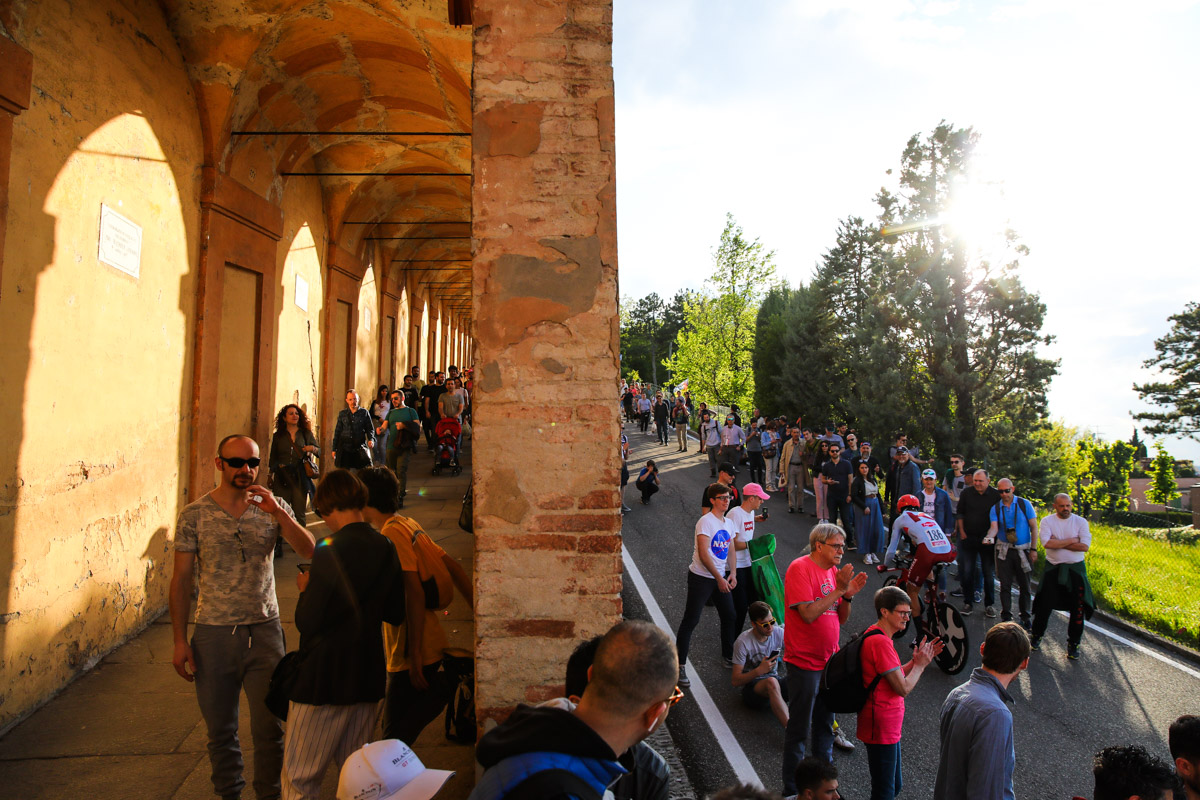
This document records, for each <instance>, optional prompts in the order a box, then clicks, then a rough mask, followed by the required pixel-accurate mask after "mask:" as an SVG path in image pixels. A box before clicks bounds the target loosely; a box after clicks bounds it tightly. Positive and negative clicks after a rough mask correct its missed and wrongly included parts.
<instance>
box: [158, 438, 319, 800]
mask: <svg viewBox="0 0 1200 800" xmlns="http://www.w3.org/2000/svg"><path fill="white" fill-rule="evenodd" d="M260 463H262V462H261V460H260V458H259V451H258V444H257V443H256V442H255V441H254V440H253V439H251V438H250V437H248V436H237V435H235V436H227V437H225V438H224V439H222V440H221V444H220V445H219V446H218V447H217V457H216V461H215V465H216V468H217V469H218V470H220V472H221V483H220V484H219V485H218V486H217V487H216V488H215V489H213V490H212V491H211V492H209V493H208V494H206V495H204V496H203V497H201V498H200V499H199V500H197V501H196V502H194V503H189V504H188V505H187V506H185V507H184V509H183V511H181V512H180V514H179V522H178V524H177V525H176V527H175V565H174V567H175V568H174V572H173V573H172V575H171V590H170V597H169V599H170V609H171V629H172V632H173V634H174V638H175V653H174V656H173V657H172V659H171V663H172V664H173V665H174V667H175V671H176V672H178V673H179V676H180V677H181V678H183V679H184V680H186V681H189V682H195V684H196V699H197V700H198V701H199V703H200V713H201V715H202V716H203V717H204V722H205V725H206V726H207V728H208V757H209V761H210V762H211V764H212V782H213V790H214V791H215V793H216V794H217V795H218V796H220V797H226V798H228V797H240V796H241V793H242V789H243V788H244V787H245V785H246V782H245V780H244V779H243V778H242V766H243V763H242V751H241V747H240V746H239V744H238V698H239V696H240V694H241V692H242V690H243V689H245V690H246V697H247V698H248V699H249V701H250V702H249V710H250V728H251V734H252V738H253V740H254V793H255V796H256V797H258V798H259V800H269V799H270V798H277V797H279V794H280V772H281V769H282V766H283V723H282V722H281V721H280V720H279V719H277V718H276V717H275V715H274V714H272V713H271V712H270V711H269V710H268V709H267V706H266V703H265V702H264V699H265V698H266V695H267V687H268V685H269V684H270V682H271V673H272V672H274V671H275V665H276V664H278V663H279V659H281V658H283V653H284V646H283V628H282V627H281V626H280V624H279V602H278V599H277V598H276V596H275V570H274V566H273V556H274V550H275V538H276V536H277V535H278V534H283V538H284V539H287V541H288V544H290V545H291V546H292V547H293V548H294V549H295V551H296V552H297V553H299V554H300V556H301V557H302V558H311V557H312V554H313V549H314V546H315V544H316V542H315V540H314V539H313V536H312V534H311V533H309V532H308V530H307V529H306V528H304V527H303V526H302V525H300V524H299V523H298V522H296V518H295V516H294V515H293V513H292V509H291V507H290V506H289V505H288V504H287V502H286V501H285V500H282V499H280V498H277V497H275V496H274V495H273V494H271V492H270V491H269V490H268V489H266V488H265V487H263V486H260V485H259V484H257V483H255V479H256V478H257V477H258V467H259V464H260ZM197 580H198V583H199V592H198V595H197V600H196V615H195V625H194V627H193V630H192V639H191V641H190V642H189V641H188V635H187V634H188V622H189V620H190V619H191V616H192V613H191V612H192V585H193V581H197Z"/></svg>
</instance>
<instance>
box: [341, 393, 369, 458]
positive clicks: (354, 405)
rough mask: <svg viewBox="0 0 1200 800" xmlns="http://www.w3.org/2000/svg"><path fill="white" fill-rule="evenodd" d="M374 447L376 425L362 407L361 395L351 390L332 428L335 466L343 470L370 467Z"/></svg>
mask: <svg viewBox="0 0 1200 800" xmlns="http://www.w3.org/2000/svg"><path fill="white" fill-rule="evenodd" d="M374 448H375V422H374V421H373V420H372V419H371V414H370V412H369V411H367V410H366V409H365V408H360V407H359V405H358V392H356V391H354V390H353V389H351V390H350V391H348V392H346V407H345V408H343V409H342V410H341V411H339V412H338V418H337V424H336V425H335V426H334V428H333V465H334V466H335V467H338V468H340V469H363V468H364V467H369V466H371V451H372V450H374Z"/></svg>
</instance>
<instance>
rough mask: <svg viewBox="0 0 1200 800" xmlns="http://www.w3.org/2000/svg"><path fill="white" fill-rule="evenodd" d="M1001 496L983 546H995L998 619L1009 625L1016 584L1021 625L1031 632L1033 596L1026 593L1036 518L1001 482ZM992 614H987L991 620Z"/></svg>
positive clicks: (1004, 480) (1004, 481)
mask: <svg viewBox="0 0 1200 800" xmlns="http://www.w3.org/2000/svg"><path fill="white" fill-rule="evenodd" d="M996 489H998V490H999V492H1000V502H999V503H996V505H994V506H992V510H991V512H989V515H988V518H989V519H990V520H991V525H990V526H989V527H988V535H987V537H986V538H984V540H983V541H984V543H985V544H990V543H991V542H995V543H996V577H997V578H999V579H1000V619H1002V620H1004V621H1005V622H1008V621H1009V620H1011V619H1012V585H1013V581H1016V583H1017V587H1018V589H1019V590H1020V599H1019V601H1018V602H1019V605H1018V608H1019V609H1020V612H1021V625H1022V626H1023V627H1024V628H1025V630H1027V631H1028V630H1032V628H1033V622H1032V620H1031V618H1030V611H1031V608H1032V605H1033V596H1032V595H1031V594H1030V591H1029V573H1030V572H1032V571H1033V564H1034V562H1036V561H1037V546H1036V545H1034V544H1033V543H1034V542H1036V541H1037V538H1038V520H1037V514H1035V513H1034V511H1033V504H1032V503H1030V502H1029V501H1028V500H1026V499H1025V498H1024V497H1017V493H1016V490H1015V489H1014V488H1013V482H1012V481H1010V480H1009V479H1008V478H1001V479H1000V480H999V481H998V482H997V483H996ZM994 614H995V612H994V610H993V613H991V614H988V616H994Z"/></svg>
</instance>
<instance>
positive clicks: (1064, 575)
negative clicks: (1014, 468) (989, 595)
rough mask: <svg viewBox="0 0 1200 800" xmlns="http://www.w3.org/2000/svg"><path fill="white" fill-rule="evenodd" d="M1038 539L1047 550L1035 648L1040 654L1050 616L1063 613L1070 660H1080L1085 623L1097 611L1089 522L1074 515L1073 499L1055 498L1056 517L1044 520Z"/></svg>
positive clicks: (1036, 604) (1037, 603)
mask: <svg viewBox="0 0 1200 800" xmlns="http://www.w3.org/2000/svg"><path fill="white" fill-rule="evenodd" d="M1038 538H1039V539H1040V540H1041V542H1042V547H1044V548H1045V550H1046V571H1045V572H1044V573H1043V574H1042V582H1041V585H1040V586H1039V587H1038V593H1037V597H1036V598H1035V599H1034V601H1033V638H1032V642H1031V644H1032V646H1033V649H1034V650H1037V649H1038V647H1039V645H1040V643H1041V640H1042V637H1043V636H1044V635H1045V634H1046V625H1047V624H1048V623H1049V621H1050V612H1051V611H1053V610H1055V609H1056V608H1057V609H1062V610H1063V611H1067V612H1069V613H1070V615H1071V618H1070V622H1068V623H1067V658H1069V659H1071V660H1072V661H1073V660H1075V659H1077V658H1079V642H1080V640H1081V639H1082V638H1083V620H1084V618H1085V617H1091V615H1092V612H1093V611H1095V609H1096V602H1095V600H1094V599H1093V598H1092V587H1091V585H1090V584H1089V583H1088V577H1087V568H1086V567H1085V566H1084V563H1083V559H1084V554H1085V553H1086V552H1087V551H1088V548H1090V547H1091V545H1092V532H1091V530H1090V529H1089V528H1088V524H1087V520H1085V519H1084V518H1083V517H1081V516H1079V515H1077V514H1072V513H1071V495H1069V494H1059V495H1055V497H1054V513H1053V514H1050V515H1048V516H1047V517H1046V518H1045V519H1043V520H1042V525H1041V530H1040V531H1039V532H1038Z"/></svg>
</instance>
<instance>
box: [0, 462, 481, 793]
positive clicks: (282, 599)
mask: <svg viewBox="0 0 1200 800" xmlns="http://www.w3.org/2000/svg"><path fill="white" fill-rule="evenodd" d="M431 465H432V461H431V456H429V455H428V454H426V453H420V454H418V455H417V456H415V457H414V458H413V461H412V465H411V468H410V469H409V486H408V489H409V493H408V497H409V502H408V503H407V507H406V508H405V510H404V513H406V514H408V515H410V516H412V517H413V518H415V519H416V520H417V521H419V522H420V523H421V524H422V525H423V526H424V527H425V530H426V531H428V532H429V534H430V536H432V537H433V538H434V539H435V540H436V541H437V542H438V543H439V544H441V546H442V547H443V548H445V550H446V552H447V553H449V554H450V555H451V556H452V557H453V558H455V559H457V560H458V561H459V562H460V563H462V565H463V568H464V569H466V571H467V573H468V574H470V573H471V572H472V565H473V553H474V539H473V537H472V536H471V535H470V534H467V533H464V532H463V531H462V530H461V529H460V528H459V527H458V515H459V511H460V509H461V507H462V497H463V493H464V492H465V491H466V487H467V484H468V481H469V480H470V468H469V455H468V456H467V457H466V458H464V467H465V469H464V471H463V474H462V475H459V476H451V475H449V474H448V473H443V474H442V475H441V476H434V475H431V474H430V467H431ZM309 528H310V529H311V530H312V532H313V535H315V536H317V537H318V538H320V537H321V536H322V535H325V534H326V533H327V529H326V528H325V525H324V524H323V523H321V522H320V521H319V520H318V519H317V517H316V516H315V515H312V514H310V515H309ZM299 561H300V559H299V557H298V556H297V555H296V554H295V553H292V552H291V551H290V550H289V551H288V553H287V555H286V556H285V557H284V558H281V559H278V560H277V561H276V562H275V576H276V588H277V593H278V595H279V607H280V614H281V617H282V619H283V627H284V632H285V634H286V636H287V641H288V645H289V647H292V648H294V647H295V646H296V644H297V642H298V641H299V636H298V634H297V632H296V628H295V625H294V624H293V612H294V610H295V607H296V598H297V595H298V591H297V589H296V582H295V576H296V564H297V562H299ZM443 621H444V623H445V625H446V629H447V634H448V636H449V638H450V644H451V647H453V648H459V649H462V650H466V651H468V652H469V651H470V650H471V649H472V648H473V642H474V624H473V621H472V614H471V609H470V608H469V607H468V605H467V603H466V602H465V600H463V599H462V598H461V597H457V596H456V597H455V600H454V602H453V603H452V604H451V606H450V608H449V609H447V611H446V614H445V617H444V619H443ZM173 649H174V648H173V645H172V637H171V624H170V620H169V619H168V617H167V615H166V614H165V613H164V614H163V615H162V616H161V617H159V618H158V619H157V620H156V621H155V622H153V623H152V624H151V625H150V626H149V627H147V628H146V630H145V631H144V632H143V633H142V634H140V635H139V636H137V637H135V638H134V639H132V640H130V641H129V642H127V643H126V644H125V645H123V646H121V647H119V648H117V649H116V650H115V651H113V652H112V653H110V654H109V655H108V656H106V657H105V658H104V659H102V660H101V661H100V663H99V664H97V665H96V667H95V668H94V669H92V670H91V671H90V672H88V673H87V674H85V675H83V676H82V677H80V678H79V679H78V680H76V681H75V682H74V683H72V684H71V685H70V686H68V687H67V688H66V689H65V690H63V692H62V693H61V694H59V695H58V696H57V697H55V698H54V699H53V700H51V701H50V702H49V703H47V704H46V705H45V706H43V707H42V708H41V709H39V710H38V711H37V712H35V713H34V714H32V715H31V716H30V717H29V718H28V719H26V720H25V721H23V722H22V723H21V724H19V725H18V726H16V727H15V728H13V729H12V730H11V731H10V732H9V733H8V734H7V735H6V736H5V737H4V738H3V739H0V797H5V798H13V799H14V800H43V799H45V800H50V798H55V799H56V800H57V799H58V798H68V797H69V798H88V800H109V798H111V799H112V800H118V799H119V800H143V798H144V800H163V798H171V800H202V798H203V799H207V798H211V797H212V796H213V794H212V784H211V782H210V781H209V766H208V756H207V753H206V750H205V742H206V737H205V731H204V723H203V721H202V720H201V718H200V711H199V708H198V707H197V705H196V699H195V693H194V690H193V688H192V686H191V684H189V683H186V682H184V681H183V680H182V679H181V678H179V676H178V675H176V674H175V671H174V669H173V668H172V666H171V656H172V653H173ZM243 698H244V695H243ZM245 705H246V704H245V702H243V703H242V713H241V719H242V724H241V730H242V732H243V737H242V738H243V746H244V747H245V754H246V756H247V758H246V762H247V764H246V776H245V777H246V783H247V787H246V790H245V791H244V792H243V797H246V798H251V797H253V794H254V793H253V790H252V789H251V788H250V782H251V780H252V779H253V764H252V760H251V758H250V757H249V753H250V748H249V747H247V746H248V745H250V744H251V743H250V739H249V733H248V732H249V729H250V728H249V726H250V723H249V717H248V714H247V712H246V709H245ZM413 745H414V749H415V750H416V752H417V754H418V755H419V756H420V758H421V760H422V761H423V762H424V763H425V765H426V766H429V767H434V768H438V769H452V770H455V771H456V772H457V774H456V775H455V776H454V778H452V779H451V780H450V782H449V783H448V784H447V785H446V787H445V788H444V789H443V790H442V792H441V793H440V794H439V795H438V797H439V800H442V798H445V800H454V799H455V798H465V797H466V796H467V794H469V792H470V790H471V787H472V786H473V785H474V782H475V768H474V748H473V747H471V746H464V745H457V744H453V743H450V742H448V741H446V739H445V738H444V736H443V733H442V727H441V720H440V718H439V719H438V720H435V721H434V722H433V723H432V724H430V726H429V727H428V728H426V730H425V732H424V733H423V734H422V735H421V737H420V738H419V739H418V740H417V741H416V742H415V743H413ZM336 786H337V775H336V774H335V771H334V770H330V771H329V774H328V775H327V776H326V781H325V786H324V789H323V791H322V794H321V797H322V798H326V797H328V798H332V797H334V794H335V791H336Z"/></svg>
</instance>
